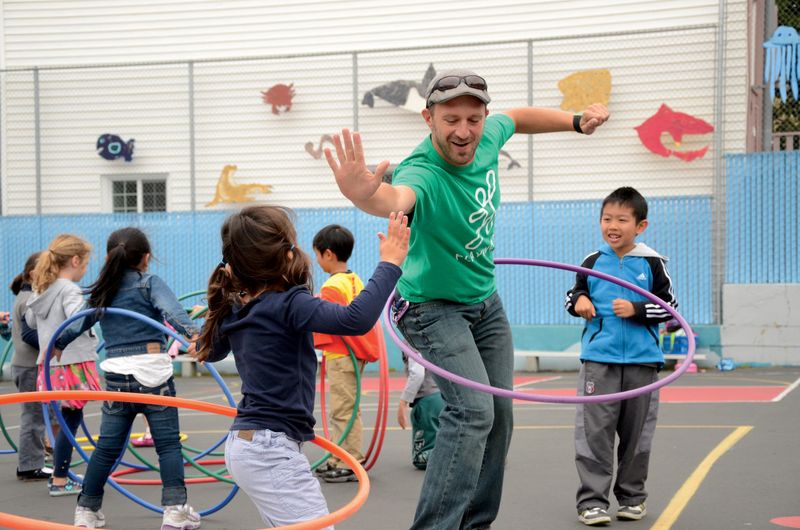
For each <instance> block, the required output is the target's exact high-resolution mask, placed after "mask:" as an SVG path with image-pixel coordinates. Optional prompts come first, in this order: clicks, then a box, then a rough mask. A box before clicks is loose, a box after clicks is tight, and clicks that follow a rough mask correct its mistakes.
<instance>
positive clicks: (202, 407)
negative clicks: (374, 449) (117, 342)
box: [0, 390, 369, 530]
mask: <svg viewBox="0 0 800 530" xmlns="http://www.w3.org/2000/svg"><path fill="white" fill-rule="evenodd" d="M63 399H81V400H86V401H101V400H108V401H124V402H127V403H145V404H148V405H166V406H168V407H177V408H183V409H191V410H197V411H200V412H210V413H211V414H219V415H221V416H230V417H234V416H236V409H234V408H233V407H229V406H227V405H217V404H215V403H206V402H204V401H196V400H194V399H186V398H179V397H172V396H157V395H155V394H134V393H128V392H108V391H106V390H59V391H45V392H20V393H17V394H5V395H0V406H2V405H12V404H14V403H34V402H45V401H58V400H63ZM312 442H313V443H315V444H316V445H318V446H320V447H321V448H322V449H324V450H325V451H329V452H331V453H333V454H334V455H336V456H337V457H339V458H340V459H341V460H342V461H343V462H345V463H346V464H347V467H349V468H350V469H352V470H353V472H354V473H355V474H356V477H357V478H358V490H357V491H356V494H355V496H354V497H353V499H352V500H351V501H350V502H348V503H347V504H345V505H344V506H342V507H341V508H339V509H338V510H336V511H335V512H332V513H329V514H328V515H325V516H323V517H320V518H318V519H314V520H313V521H303V522H302V523H295V524H290V525H287V526H281V527H279V528H281V529H283V530H320V529H322V528H325V527H327V526H332V525H334V524H336V523H340V522H342V521H344V520H345V519H347V518H348V517H350V516H352V515H353V514H355V513H356V512H357V511H358V510H359V509H360V508H361V507H362V506H363V505H364V503H365V502H366V501H367V497H368V496H369V477H368V476H367V472H366V471H365V470H364V468H363V467H362V466H361V464H360V463H359V462H358V461H357V460H356V459H355V458H353V456H352V455H351V454H350V453H348V452H347V451H345V450H344V449H342V448H341V447H339V446H338V445H336V444H334V443H333V442H331V441H329V440H326V439H325V438H321V437H319V436H317V437H316V438H314V439H313V440H312ZM31 523H36V526H35V528H41V529H43V530H65V529H70V528H75V527H74V526H72V525H67V524H61V523H53V522H49V521H42V520H40V519H29V518H27V517H21V516H19V515H12V514H8V513H3V512H0V525H2V526H3V527H5V528H15V529H19V530H27V529H29V528H32V526H31ZM265 530H266V529H265Z"/></svg>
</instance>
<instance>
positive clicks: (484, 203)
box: [456, 169, 497, 261]
mask: <svg viewBox="0 0 800 530" xmlns="http://www.w3.org/2000/svg"><path fill="white" fill-rule="evenodd" d="M496 192H497V174H496V173H495V171H494V169H490V170H489V171H487V172H486V188H485V189H484V188H481V187H478V188H477V189H476V190H475V201H476V202H477V203H478V209H477V210H475V211H474V212H472V213H471V214H469V217H468V218H467V220H468V221H469V224H470V225H475V224H477V226H476V227H475V237H474V238H472V240H471V241H470V242H469V243H467V244H466V245H464V248H465V249H466V250H468V251H469V252H468V253H467V254H466V255H465V256H462V255H461V254H456V259H463V260H464V261H475V259H476V258H479V257H480V256H483V255H484V254H486V253H487V252H488V251H489V250H491V249H492V248H494V242H493V241H492V240H491V239H489V241H488V244H485V241H486V239H487V238H488V236H489V234H491V233H492V229H493V228H494V221H495V217H496V215H497V210H496V209H495V207H494V203H493V202H492V199H493V198H494V194H495V193H496ZM481 245H483V247H482V248H481Z"/></svg>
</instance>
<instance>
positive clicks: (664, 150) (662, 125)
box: [634, 103, 714, 162]
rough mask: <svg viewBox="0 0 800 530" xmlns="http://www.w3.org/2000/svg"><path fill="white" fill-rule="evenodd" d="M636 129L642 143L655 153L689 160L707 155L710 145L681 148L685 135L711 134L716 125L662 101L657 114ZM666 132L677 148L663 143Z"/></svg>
mask: <svg viewBox="0 0 800 530" xmlns="http://www.w3.org/2000/svg"><path fill="white" fill-rule="evenodd" d="M634 129H636V132H637V133H638V134H639V139H640V140H641V141H642V144H644V146H645V147H646V148H647V149H649V150H650V151H652V152H653V153H655V154H657V155H660V156H663V157H670V156H674V157H677V158H680V159H681V160H684V161H686V162H689V161H691V160H694V159H696V158H700V157H702V156H703V155H705V154H706V152H707V151H708V147H709V146H708V145H706V146H705V147H702V148H700V149H694V150H690V149H689V150H681V143H682V142H683V137H684V135H704V134H709V133H711V132H713V131H714V126H713V125H711V124H710V123H708V122H707V121H705V120H703V119H701V118H697V117H695V116H692V115H690V114H685V113H683V112H675V111H674V110H672V109H671V108H669V107H668V106H667V105H666V103H662V104H661V107H659V109H658V111H657V112H656V113H655V114H653V115H652V116H650V117H649V118H647V119H646V120H645V121H644V122H642V124H641V125H639V126H638V127H634ZM664 133H667V134H669V135H670V137H672V141H673V142H674V144H675V149H671V148H669V147H667V146H665V145H664V144H663V140H662V135H663V134H664Z"/></svg>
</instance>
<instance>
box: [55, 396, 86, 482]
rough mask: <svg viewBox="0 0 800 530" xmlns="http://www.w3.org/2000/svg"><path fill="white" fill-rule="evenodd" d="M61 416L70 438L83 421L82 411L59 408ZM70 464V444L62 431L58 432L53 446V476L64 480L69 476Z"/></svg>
mask: <svg viewBox="0 0 800 530" xmlns="http://www.w3.org/2000/svg"><path fill="white" fill-rule="evenodd" d="M61 415H62V416H63V417H64V423H66V424H67V427H69V432H71V433H72V436H75V433H76V432H78V427H80V425H81V420H82V419H83V409H68V408H64V407H62V408H61ZM70 464H72V442H70V441H69V438H67V435H66V434H65V433H64V429H63V428H62V429H60V430H59V431H58V436H56V443H55V445H54V446H53V476H54V477H56V478H66V477H67V476H68V474H69V466H70Z"/></svg>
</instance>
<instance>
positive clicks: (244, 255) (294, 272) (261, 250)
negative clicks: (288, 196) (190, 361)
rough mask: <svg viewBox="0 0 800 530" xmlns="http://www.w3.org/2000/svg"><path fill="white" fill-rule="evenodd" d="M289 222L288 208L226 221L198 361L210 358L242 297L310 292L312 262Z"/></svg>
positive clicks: (252, 211)
mask: <svg viewBox="0 0 800 530" xmlns="http://www.w3.org/2000/svg"><path fill="white" fill-rule="evenodd" d="M291 217H292V214H291V211H290V210H288V209H286V208H282V207H279V206H266V205H263V206H250V207H247V208H244V209H242V210H241V211H240V212H238V213H235V214H232V215H230V216H229V217H228V218H227V219H225V222H224V223H223V225H222V230H221V236H222V262H220V264H219V265H218V266H217V268H216V269H215V270H214V272H213V273H211V278H209V280H208V293H207V300H208V313H207V314H206V323H205V325H204V326H203V334H202V337H201V339H200V344H201V349H200V352H199V353H200V358H203V355H202V354H203V353H206V354H207V353H208V351H209V349H210V348H211V345H212V342H213V338H214V337H215V336H216V335H217V333H218V329H219V326H220V325H221V323H222V319H224V318H225V317H226V316H228V315H229V314H230V313H231V311H232V309H233V304H234V303H238V302H239V301H240V296H241V295H240V293H243V294H247V295H249V296H256V295H258V294H259V293H261V292H263V291H285V290H288V289H290V288H292V287H295V286H298V285H304V286H306V287H308V289H309V290H312V285H311V261H310V260H309V258H308V256H307V255H306V254H305V253H304V252H303V251H302V250H300V249H299V248H297V231H296V230H295V228H294V225H293V224H292V219H291ZM290 253H291V254H290ZM226 264H228V265H230V273H229V271H228V270H226V266H225V265H226Z"/></svg>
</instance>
